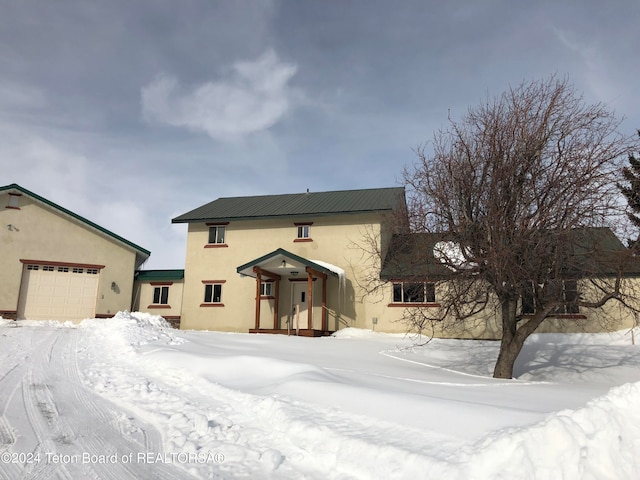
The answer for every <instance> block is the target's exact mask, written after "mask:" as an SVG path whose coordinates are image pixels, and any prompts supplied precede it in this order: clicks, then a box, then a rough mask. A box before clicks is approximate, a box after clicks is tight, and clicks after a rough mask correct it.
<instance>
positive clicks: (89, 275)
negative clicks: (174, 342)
mask: <svg viewBox="0 0 640 480" xmlns="http://www.w3.org/2000/svg"><path fill="white" fill-rule="evenodd" d="M0 245H2V249H1V250H2V255H0V316H1V317H3V318H11V319H18V320H22V319H26V320H62V321H66V320H72V321H80V320H83V319H85V318H96V317H97V318H109V317H112V316H113V315H115V314H116V313H118V312H119V311H122V310H130V309H131V306H132V294H133V281H134V274H135V271H136V270H137V269H139V268H140V267H141V266H142V265H143V264H144V262H145V261H146V260H147V259H148V258H149V254H150V253H149V251H147V250H145V249H143V248H141V247H139V246H138V245H136V244H134V243H132V242H130V241H128V240H126V239H125V238H123V237H121V236H119V235H117V234H115V233H113V232H111V231H109V230H107V229H105V228H104V227H101V226H100V225H98V224H96V223H93V222H91V221H90V220H87V219H86V218H84V217H81V216H80V215H78V214H76V213H74V212H72V211H70V210H67V209H65V208H63V207H61V206H60V205H57V204H55V203H53V202H51V201H50V200H47V199H45V198H43V197H41V196H39V195H37V194H35V193H33V192H31V191H29V190H27V189H25V188H22V187H21V186H19V185H16V184H11V185H7V186H5V187H0Z"/></svg>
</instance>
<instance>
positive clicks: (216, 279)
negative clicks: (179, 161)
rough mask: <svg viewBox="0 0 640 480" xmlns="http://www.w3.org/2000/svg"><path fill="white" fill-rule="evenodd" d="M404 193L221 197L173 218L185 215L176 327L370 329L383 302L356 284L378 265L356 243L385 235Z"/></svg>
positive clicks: (389, 190) (181, 220) (308, 330)
mask: <svg viewBox="0 0 640 480" xmlns="http://www.w3.org/2000/svg"><path fill="white" fill-rule="evenodd" d="M404 201H405V197H404V189H403V188H378V189H367V190H348V191H334V192H313V193H309V192H307V193H300V194H285V195H266V196H254V197H236V198H220V199H217V200H215V201H213V202H211V203H208V204H206V205H203V206H201V207H199V208H196V209H195V210H192V211H190V212H188V213H185V214H183V215H180V216H178V217H176V218H174V219H173V220H172V221H173V223H186V224H188V234H187V253H186V262H185V269H184V285H183V297H182V308H181V328H183V329H207V330H223V331H239V332H247V331H252V332H256V331H291V330H297V331H298V333H299V334H305V335H322V334H327V333H328V332H332V331H335V330H337V329H338V328H341V327H344V326H353V327H360V328H372V326H373V324H374V323H375V322H376V319H377V318H379V317H380V307H381V305H378V304H374V303H369V302H364V301H363V298H364V291H363V288H362V285H363V283H364V282H365V281H366V279H367V278H369V277H370V276H371V274H372V271H371V269H373V270H374V271H373V274H374V275H378V274H379V271H380V264H379V262H378V264H376V265H372V264H371V262H370V261H364V260H363V250H362V248H360V247H359V245H360V243H361V242H362V240H363V237H364V236H365V235H373V236H375V237H377V238H380V239H381V241H382V242H383V243H384V242H387V241H388V239H389V238H390V236H391V234H392V233H393V232H391V231H386V229H385V227H384V225H385V218H386V217H387V216H388V215H390V214H391V213H392V212H393V211H394V210H395V209H397V208H404ZM384 329H385V330H387V331H390V330H396V331H401V329H402V327H401V326H400V325H395V328H394V326H393V325H387V326H385V328H384Z"/></svg>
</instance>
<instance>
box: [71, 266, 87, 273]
mask: <svg viewBox="0 0 640 480" xmlns="http://www.w3.org/2000/svg"><path fill="white" fill-rule="evenodd" d="M72 271H73V273H84V269H83V268H79V267H73V270H72Z"/></svg>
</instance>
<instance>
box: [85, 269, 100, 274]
mask: <svg viewBox="0 0 640 480" xmlns="http://www.w3.org/2000/svg"><path fill="white" fill-rule="evenodd" d="M87 273H88V274H89V275H97V274H98V269H97V268H87Z"/></svg>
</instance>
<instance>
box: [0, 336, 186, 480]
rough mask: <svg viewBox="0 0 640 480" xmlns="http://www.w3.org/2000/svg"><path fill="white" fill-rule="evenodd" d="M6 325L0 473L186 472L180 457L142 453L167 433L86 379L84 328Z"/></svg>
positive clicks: (117, 479)
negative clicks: (81, 345) (148, 458)
mask: <svg viewBox="0 0 640 480" xmlns="http://www.w3.org/2000/svg"><path fill="white" fill-rule="evenodd" d="M0 332H2V333H0V335H1V337H0V343H1V345H2V361H1V363H0V408H1V409H2V411H1V413H2V415H1V416H0V452H2V453H1V454H0V455H2V461H0V478H3V479H4V478H6V479H18V478H74V479H76V478H83V479H84V478H86V479H90V478H100V479H114V480H121V479H125V478H158V479H160V478H175V479H178V478H183V477H184V473H183V472H181V471H180V470H178V469H177V468H176V467H175V466H174V465H171V464H166V463H154V464H144V463H142V462H137V461H136V460H137V456H138V454H139V452H147V451H151V452H162V450H163V448H162V438H161V435H160V433H159V432H158V431H157V430H156V429H155V428H153V427H152V426H150V425H146V424H144V423H140V422H138V421H136V420H135V419H134V418H133V417H132V416H131V415H129V414H127V412H126V410H123V409H122V407H119V406H116V405H114V404H113V403H112V402H111V401H109V400H107V399H105V398H104V397H102V396H100V395H98V394H97V393H96V392H95V391H93V390H92V389H90V388H88V387H87V386H85V384H84V383H83V381H82V379H81V374H80V372H79V366H78V360H79V359H78V355H77V352H78V339H79V338H81V335H79V333H80V330H78V329H72V328H50V327H49V328H48V327H39V328H29V327H26V328H3V329H2V330H0ZM7 447H9V448H7ZM113 454H116V455H117V456H118V458H114V457H113ZM129 456H130V457H129ZM123 457H126V458H125V461H126V460H128V459H129V458H131V460H133V461H131V462H128V463H125V462H123V461H122V460H123Z"/></svg>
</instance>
